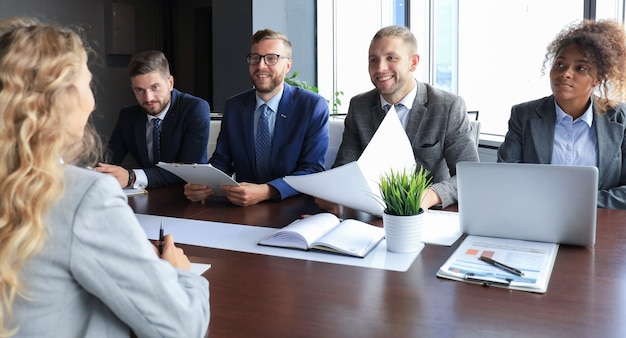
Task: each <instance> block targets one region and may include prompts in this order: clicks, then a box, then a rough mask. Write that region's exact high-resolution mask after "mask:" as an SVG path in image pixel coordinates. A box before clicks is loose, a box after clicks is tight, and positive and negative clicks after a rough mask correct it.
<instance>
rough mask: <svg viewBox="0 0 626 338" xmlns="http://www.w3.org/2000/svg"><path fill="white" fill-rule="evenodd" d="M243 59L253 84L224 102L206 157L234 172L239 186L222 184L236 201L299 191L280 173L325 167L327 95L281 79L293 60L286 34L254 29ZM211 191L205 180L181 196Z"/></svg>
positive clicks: (199, 198)
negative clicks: (212, 145) (218, 127)
mask: <svg viewBox="0 0 626 338" xmlns="http://www.w3.org/2000/svg"><path fill="white" fill-rule="evenodd" d="M246 61H247V62H248V65H249V68H248V69H249V72H250V79H251V81H252V84H253V86H254V88H253V89H251V90H248V91H246V92H243V93H240V94H238V95H235V96H233V97H231V98H229V99H228V100H227V101H226V103H225V106H224V117H223V119H222V125H221V130H220V134H219V136H218V138H217V145H216V149H215V152H214V153H213V155H212V156H211V158H210V159H209V163H210V164H211V165H213V166H214V167H216V168H218V169H220V170H221V171H223V172H225V173H226V174H228V175H232V174H235V178H236V179H237V181H238V182H239V183H240V186H238V187H237V186H222V187H220V189H221V190H222V191H223V192H224V193H225V194H226V197H227V198H228V200H230V201H231V202H232V203H233V204H236V205H240V206H247V205H253V204H256V203H259V202H261V201H265V200H277V199H285V198H287V197H290V196H293V195H296V194H298V192H297V191H296V190H295V189H293V188H292V187H290V186H289V185H288V184H287V183H286V182H285V181H284V180H283V177H285V176H288V175H306V174H311V173H315V172H319V171H322V170H324V161H325V156H326V151H327V149H328V139H329V137H328V115H329V111H328V103H327V102H326V100H324V98H323V97H321V96H320V95H318V94H316V93H313V92H311V91H307V90H305V89H302V88H297V87H292V86H290V85H288V84H286V83H285V82H284V79H285V75H287V73H288V72H289V70H290V69H291V65H292V62H293V61H292V60H291V42H289V40H288V39H287V37H286V36H285V35H283V34H280V33H278V32H274V31H272V30H270V29H263V30H259V31H257V32H256V33H255V34H254V35H253V36H252V44H251V50H250V53H249V54H248V55H247V56H246ZM213 193H214V191H213V190H211V189H210V188H209V187H207V186H205V185H200V184H186V185H185V196H187V198H188V199H189V200H191V201H202V200H204V199H206V198H207V197H209V196H210V195H212V194H213Z"/></svg>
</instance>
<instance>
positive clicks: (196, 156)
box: [95, 51, 211, 188]
mask: <svg viewBox="0 0 626 338" xmlns="http://www.w3.org/2000/svg"><path fill="white" fill-rule="evenodd" d="M128 72H129V75H130V82H131V88H132V90H133V93H135V98H136V99H137V102H138V103H139V104H138V105H135V106H131V107H126V108H124V109H122V110H121V111H120V114H119V117H118V120H117V123H116V125H115V129H114V130H113V134H112V135H111V139H110V140H109V144H108V150H109V151H110V155H111V163H112V164H104V163H100V164H98V166H97V167H96V168H95V170H97V171H99V172H103V173H107V174H111V175H113V176H114V177H115V178H117V180H118V182H119V183H120V185H121V186H122V188H126V187H128V188H139V187H156V186H161V185H168V184H175V183H183V182H184V181H183V180H181V179H180V178H179V177H178V176H176V175H174V174H172V173H170V172H169V171H167V170H165V169H161V168H159V167H157V166H156V164H157V163H158V162H159V161H162V162H177V163H207V158H208V156H207V143H208V140H209V126H210V123H211V109H210V108H209V104H208V102H206V101H205V100H203V99H200V98H197V97H195V96H192V95H189V94H186V93H182V92H180V91H178V90H176V89H174V77H173V76H172V75H171V74H170V68H169V63H168V62H167V59H166V58H165V55H163V53H162V52H160V51H145V52H140V53H137V54H135V55H134V56H133V58H132V59H131V61H130V63H129V65H128ZM127 154H130V155H131V156H132V157H133V158H134V159H135V162H136V163H137V164H138V165H139V168H136V169H125V168H123V167H121V166H120V165H121V163H122V162H123V161H124V158H125V157H126V155H127Z"/></svg>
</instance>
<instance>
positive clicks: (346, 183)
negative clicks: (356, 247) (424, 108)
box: [285, 106, 415, 216]
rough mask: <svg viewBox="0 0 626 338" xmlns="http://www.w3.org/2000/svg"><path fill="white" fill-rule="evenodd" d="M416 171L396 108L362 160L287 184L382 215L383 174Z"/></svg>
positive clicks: (383, 122)
mask: <svg viewBox="0 0 626 338" xmlns="http://www.w3.org/2000/svg"><path fill="white" fill-rule="evenodd" d="M414 168H415V157H414V156H413V149H412V148H411V143H410V142H409V138H408V137H407V135H406V132H405V131H404V128H403V127H402V124H401V123H400V119H399V118H398V114H397V113H396V111H395V109H394V108H393V106H392V108H391V109H390V110H389V112H388V113H387V115H386V116H385V118H384V119H383V121H382V123H381V124H380V126H379V127H378V129H377V130H376V133H375V134H374V136H373V137H372V139H371V140H370V143H369V144H368V145H367V147H366V148H365V150H364V151H363V154H361V156H360V157H359V159H358V160H356V161H354V162H350V163H347V164H345V165H342V166H340V167H337V168H333V169H330V170H327V171H322V172H319V173H314V174H309V175H301V176H287V177H285V181H286V182H287V183H288V184H289V185H290V186H291V187H293V188H294V189H296V190H298V191H299V192H301V193H304V194H307V195H311V196H314V197H318V198H321V199H324V200H327V201H330V202H333V203H337V204H340V205H344V206H346V207H349V208H352V209H356V210H361V211H365V212H368V213H370V214H373V215H377V216H381V215H382V213H383V210H384V206H383V205H382V204H381V203H382V198H381V195H380V189H379V187H378V183H379V181H380V177H381V175H382V174H384V173H386V172H389V170H391V169H393V170H394V171H403V170H405V169H411V170H414Z"/></svg>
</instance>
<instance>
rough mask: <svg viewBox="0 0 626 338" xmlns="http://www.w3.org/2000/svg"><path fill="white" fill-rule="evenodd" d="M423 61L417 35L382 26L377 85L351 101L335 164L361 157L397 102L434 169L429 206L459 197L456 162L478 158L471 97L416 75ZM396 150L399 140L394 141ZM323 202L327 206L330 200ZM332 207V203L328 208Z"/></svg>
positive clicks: (375, 46)
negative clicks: (466, 98)
mask: <svg viewBox="0 0 626 338" xmlns="http://www.w3.org/2000/svg"><path fill="white" fill-rule="evenodd" d="M418 62H419V55H418V54H417V40H416V39H415V36H414V35H413V33H411V31H409V30H408V29H407V28H406V27H403V26H389V27H385V28H382V29H381V30H379V31H378V32H377V33H376V35H374V38H373V39H372V42H371V44H370V49H369V73H370V78H371V80H372V83H373V84H374V86H375V87H376V88H375V89H373V90H371V91H369V92H367V93H363V94H360V95H357V96H355V97H353V98H352V100H351V101H350V107H349V109H348V115H347V116H346V121H345V128H344V132H343V140H342V142H341V146H340V147H339V150H338V153H337V158H336V160H335V163H334V165H333V167H337V166H340V165H343V164H346V163H349V162H352V161H355V160H357V159H358V158H359V157H360V156H361V153H362V152H363V150H365V147H367V144H368V143H369V142H370V140H371V139H372V137H373V136H374V133H375V132H376V130H377V129H378V126H379V125H380V124H381V122H382V120H383V118H384V117H385V114H386V111H387V110H388V109H389V108H387V107H390V105H394V107H395V109H396V111H397V113H398V117H399V118H400V121H401V122H402V125H403V126H404V129H405V130H406V133H407V136H408V137H409V141H410V142H411V146H412V148H413V153H414V155H415V161H416V163H417V166H418V168H419V167H420V166H423V167H424V168H425V169H427V170H429V171H430V173H431V175H432V179H433V183H434V184H433V185H432V186H431V188H430V189H429V190H428V192H427V193H426V195H425V197H424V199H423V200H422V207H423V208H430V207H432V206H434V205H441V206H442V207H446V206H448V205H451V204H454V203H456V202H457V187H456V164H457V162H460V161H473V162H477V161H478V151H477V149H476V145H475V144H474V141H473V140H472V137H471V134H470V125H469V119H468V117H467V110H466V108H465V102H464V101H463V99H462V98H461V97H459V96H457V95H454V94H451V93H448V92H445V91H442V90H438V89H436V88H434V87H432V86H430V85H428V84H425V83H421V82H418V81H416V80H415V79H414V78H413V75H412V73H413V71H415V69H416V67H417V64H418ZM389 147H390V149H392V148H393V145H392V144H390V145H389ZM318 204H319V205H320V206H321V207H322V208H325V207H326V206H325V205H324V203H323V202H322V203H320V202H318ZM326 208H327V207H326Z"/></svg>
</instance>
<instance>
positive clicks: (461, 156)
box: [431, 96, 478, 208]
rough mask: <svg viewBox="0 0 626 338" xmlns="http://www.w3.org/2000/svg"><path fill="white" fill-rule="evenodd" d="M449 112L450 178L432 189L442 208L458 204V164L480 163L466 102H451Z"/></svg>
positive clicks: (446, 147)
mask: <svg viewBox="0 0 626 338" xmlns="http://www.w3.org/2000/svg"><path fill="white" fill-rule="evenodd" d="M442 106H443V107H447V111H445V110H444V111H440V112H437V113H436V114H447V115H448V125H447V126H446V128H445V139H444V158H445V161H446V164H447V167H448V170H449V173H450V177H449V178H447V179H444V180H441V181H439V182H437V183H435V184H433V185H432V189H433V190H434V191H435V192H436V193H437V195H439V198H441V206H442V207H444V208H445V207H447V206H449V205H452V204H455V203H456V202H457V196H458V194H457V184H456V164H457V163H458V162H462V161H470V162H478V150H477V149H476V145H475V144H474V141H473V140H472V137H471V133H470V126H469V118H468V117H467V109H466V108H465V102H464V101H463V99H462V98H461V97H459V96H455V98H454V99H453V100H452V102H450V104H449V105H442ZM431 109H432V108H431Z"/></svg>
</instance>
